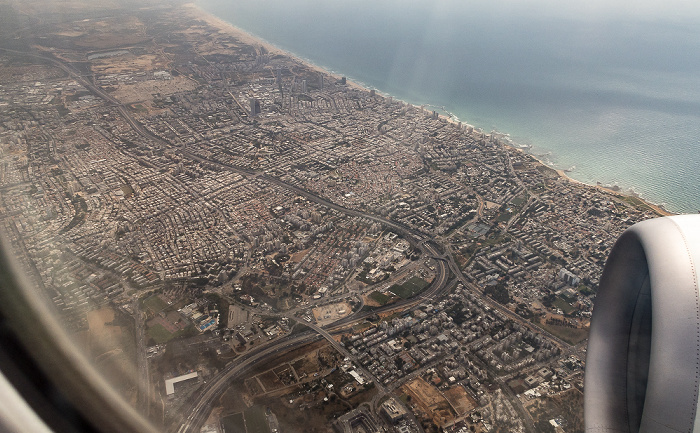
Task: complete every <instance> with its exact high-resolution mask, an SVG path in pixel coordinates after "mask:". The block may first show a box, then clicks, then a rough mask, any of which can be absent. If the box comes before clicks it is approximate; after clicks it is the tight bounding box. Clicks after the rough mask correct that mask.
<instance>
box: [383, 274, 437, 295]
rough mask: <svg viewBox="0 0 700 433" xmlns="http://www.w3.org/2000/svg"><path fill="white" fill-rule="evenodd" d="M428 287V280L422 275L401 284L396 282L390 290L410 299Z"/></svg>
mask: <svg viewBox="0 0 700 433" xmlns="http://www.w3.org/2000/svg"><path fill="white" fill-rule="evenodd" d="M426 287H428V282H427V281H425V280H424V279H422V278H420V277H411V278H410V279H409V280H408V281H406V282H405V283H403V284H401V285H399V284H394V285H393V286H391V287H389V291H390V292H391V293H393V294H395V295H396V296H399V297H401V298H403V299H408V298H410V297H412V296H415V295H417V294H418V293H420V292H421V291H422V290H423V289H425V288H426Z"/></svg>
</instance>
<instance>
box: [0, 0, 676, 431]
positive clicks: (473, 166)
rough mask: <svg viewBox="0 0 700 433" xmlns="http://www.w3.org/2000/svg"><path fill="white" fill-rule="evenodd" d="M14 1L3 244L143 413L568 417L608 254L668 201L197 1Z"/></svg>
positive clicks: (266, 420)
mask: <svg viewBox="0 0 700 433" xmlns="http://www.w3.org/2000/svg"><path fill="white" fill-rule="evenodd" d="M32 5H34V9H33V8H32ZM13 7H14V9H13ZM13 7H10V8H9V9H8V11H9V12H12V13H15V14H17V17H19V18H21V19H19V18H18V19H15V20H12V18H11V17H10V21H9V22H8V24H7V25H4V26H3V27H2V29H0V32H4V34H2V35H1V36H2V41H3V42H2V44H1V45H0V220H1V225H0V226H1V227H2V233H3V236H4V238H3V241H4V242H7V244H8V245H9V246H10V247H11V248H12V250H13V251H14V252H15V254H16V257H17V260H18V261H19V262H20V263H21V265H22V270H23V272H24V273H26V274H27V276H28V278H29V280H30V281H31V283H32V285H34V286H35V287H36V288H37V290H38V291H39V292H40V293H41V294H42V296H44V297H45V298H46V300H47V301H49V302H50V303H51V304H52V305H53V306H55V310H56V314H57V315H58V317H60V320H61V322H62V324H63V325H64V327H65V330H66V332H68V333H70V334H71V335H72V336H73V337H74V340H75V343H76V345H77V346H78V347H80V348H81V349H82V351H83V352H84V354H85V356H86V357H87V358H88V359H89V360H90V361H92V363H93V364H94V365H95V366H96V367H97V368H98V369H99V370H100V371H101V372H103V374H104V375H105V377H106V378H107V379H108V380H109V381H110V383H112V384H113V386H114V387H115V389H117V390H118V391H119V392H120V393H121V394H122V395H123V397H124V398H125V399H126V400H127V401H128V402H130V403H131V404H133V405H134V406H136V407H138V408H139V410H140V411H141V412H142V413H143V414H144V416H146V417H147V418H148V419H149V420H150V421H151V422H152V423H153V424H154V425H155V426H157V427H158V428H160V429H163V430H166V431H172V432H202V433H214V432H217V433H222V432H225V433H231V432H243V433H252V432H265V433H268V432H269V433H275V432H331V431H335V432H341V433H351V432H358V433H359V432H401V433H408V432H412V433H416V432H442V431H445V432H460V433H466V432H489V431H493V432H528V433H534V432H567V433H568V432H582V431H583V421H582V399H583V397H582V396H583V380H582V373H583V367H584V361H585V349H586V339H587V330H588V326H589V320H590V315H591V311H592V308H593V301H594V299H595V294H596V289H597V286H598V279H599V278H600V275H601V272H602V268H603V265H604V263H605V260H606V257H607V255H608V253H609V251H610V248H611V247H612V244H613V242H614V240H615V239H616V238H617V237H618V236H619V234H620V233H621V232H622V231H623V230H624V229H626V228H627V227H629V226H630V225H632V224H634V223H635V222H638V221H641V220H643V219H646V218H650V217H654V216H657V215H660V214H663V213H664V211H663V209H659V208H657V207H654V206H652V205H650V204H647V203H645V202H643V201H642V200H640V199H639V198H637V197H635V196H633V195H623V194H620V193H619V192H617V191H616V188H615V187H610V188H603V187H602V186H600V185H598V186H588V185H583V184H580V183H578V182H575V181H573V180H570V179H568V178H567V177H566V176H565V174H564V173H562V172H557V171H556V170H554V169H552V168H550V167H548V166H546V165H544V164H542V163H540V162H539V161H538V160H537V159H536V156H535V155H530V154H528V153H527V149H526V148H523V147H521V146H518V145H517V144H516V143H512V142H511V141H510V140H509V138H508V136H506V135H503V134H500V133H497V132H493V131H492V132H485V131H482V130H480V129H479V128H476V127H474V126H471V125H467V124H463V123H461V122H459V121H457V120H455V119H452V118H451V117H450V115H449V113H445V112H442V111H441V110H438V109H437V107H426V106H414V105H411V104H408V103H405V102H402V101H399V100H395V99H393V98H392V97H390V96H388V95H382V94H380V93H379V92H378V91H375V90H371V89H363V88H361V87H359V86H357V85H355V84H354V83H352V82H351V81H350V80H348V79H346V78H345V77H341V76H336V75H332V74H330V73H328V72H325V71H322V70H320V69H318V68H315V67H314V66H313V65H309V64H307V63H304V62H302V61H300V60H299V59H296V58H294V57H292V56H290V55H288V54H286V53H283V52H281V51H279V50H277V49H275V48H274V47H271V46H269V45H267V44H265V43H263V42H260V41H256V40H254V39H253V38H252V37H251V36H249V35H247V34H245V33H242V32H240V31H239V30H237V29H235V28H233V27H230V26H228V25H226V24H225V23H222V22H220V21H218V20H217V19H215V18H213V17H211V16H208V15H206V14H205V13H204V12H202V11H201V10H199V9H197V8H196V7H195V6H193V5H170V4H167V3H156V4H154V5H153V6H151V7H143V8H133V9H131V10H123V9H119V8H117V7H114V8H110V7H109V6H103V9H99V8H97V6H94V7H93V8H92V9H88V11H87V12H89V13H86V11H85V10H83V9H80V10H77V9H76V10H75V11H73V10H72V9H70V8H68V10H67V11H64V13H62V14H52V13H50V10H46V11H43V10H39V9H37V8H36V4H34V3H32V2H29V3H27V4H24V5H23V6H21V5H20V4H19V3H17V4H15V5H14V6H13ZM23 8H25V9H23ZM5 16H10V15H7V14H6V15H5ZM30 34H31V35H32V36H31V37H30V36H29V35H30Z"/></svg>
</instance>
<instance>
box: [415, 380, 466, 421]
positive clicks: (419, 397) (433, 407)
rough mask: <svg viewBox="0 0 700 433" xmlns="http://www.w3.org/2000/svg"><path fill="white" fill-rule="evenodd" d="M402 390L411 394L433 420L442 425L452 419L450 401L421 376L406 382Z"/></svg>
mask: <svg viewBox="0 0 700 433" xmlns="http://www.w3.org/2000/svg"><path fill="white" fill-rule="evenodd" d="M402 389H403V391H404V392H405V393H407V394H408V395H410V396H411V398H412V400H413V402H415V403H416V404H417V405H418V406H419V407H420V408H421V409H422V411H423V412H424V413H426V414H427V416H428V417H430V418H432V419H433V422H434V423H435V424H437V425H438V426H440V427H442V426H444V425H445V424H448V423H449V422H451V421H452V420H453V419H454V414H453V413H452V410H451V406H450V403H449V402H448V401H447V399H445V397H443V396H442V394H440V392H439V391H438V390H437V389H436V388H435V387H434V386H432V385H430V384H428V383H427V382H426V381H425V380H423V379H422V378H417V379H414V380H412V381H411V382H408V383H407V384H406V385H404V386H403V387H402Z"/></svg>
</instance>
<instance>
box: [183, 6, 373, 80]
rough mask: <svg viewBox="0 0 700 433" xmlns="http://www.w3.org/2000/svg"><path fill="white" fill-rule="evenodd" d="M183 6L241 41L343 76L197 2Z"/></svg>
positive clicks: (310, 67) (325, 73)
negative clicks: (293, 52) (220, 15)
mask: <svg viewBox="0 0 700 433" xmlns="http://www.w3.org/2000/svg"><path fill="white" fill-rule="evenodd" d="M182 7H183V8H185V9H186V10H188V11H189V12H190V13H191V14H192V15H193V16H195V17H196V18H197V19H200V20H202V21H204V22H206V23H207V24H209V25H210V26H211V27H213V28H216V29H219V31H220V32H224V33H228V34H230V35H231V36H234V37H235V38H237V39H238V40H240V41H241V42H243V43H245V44H249V45H258V46H261V47H263V48H265V50H266V51H267V52H268V53H271V54H279V55H283V56H285V57H289V58H290V59H293V60H294V61H296V62H299V63H301V64H303V65H304V66H306V67H307V68H309V69H311V70H314V71H316V72H320V73H322V74H324V75H327V76H329V77H333V78H335V79H338V80H340V78H341V76H340V75H338V74H334V73H332V72H330V71H328V70H327V69H325V68H322V67H321V66H318V65H316V64H314V63H312V62H310V61H308V60H304V59H302V58H300V57H298V56H296V55H294V54H292V53H290V52H289V51H285V50H283V49H282V48H279V47H277V46H275V45H274V44H272V43H270V42H268V41H266V40H264V39H262V38H260V37H258V36H255V35H252V34H250V33H248V32H247V31H245V30H243V29H242V28H240V27H237V26H235V25H233V24H231V23H229V22H228V21H226V20H223V19H221V18H219V17H217V16H215V15H213V14H211V13H209V12H207V11H206V10H204V9H202V8H201V7H200V6H199V5H197V4H196V3H185V4H183V5H182ZM347 85H348V86H350V87H354V88H356V89H359V90H367V91H368V89H367V88H366V87H364V86H361V85H360V84H358V83H356V82H354V81H352V80H347Z"/></svg>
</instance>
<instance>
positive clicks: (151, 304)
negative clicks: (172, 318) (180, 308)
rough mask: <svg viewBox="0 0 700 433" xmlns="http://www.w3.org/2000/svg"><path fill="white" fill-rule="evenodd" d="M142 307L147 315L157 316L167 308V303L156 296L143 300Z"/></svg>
mask: <svg viewBox="0 0 700 433" xmlns="http://www.w3.org/2000/svg"><path fill="white" fill-rule="evenodd" d="M142 305H143V306H144V307H145V308H146V309H147V310H148V311H147V312H148V313H149V314H158V313H159V312H161V311H163V310H165V309H166V308H168V303H167V302H165V301H164V300H163V299H161V297H160V296H158V295H152V296H149V297H148V298H146V299H144V300H143V301H142Z"/></svg>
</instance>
